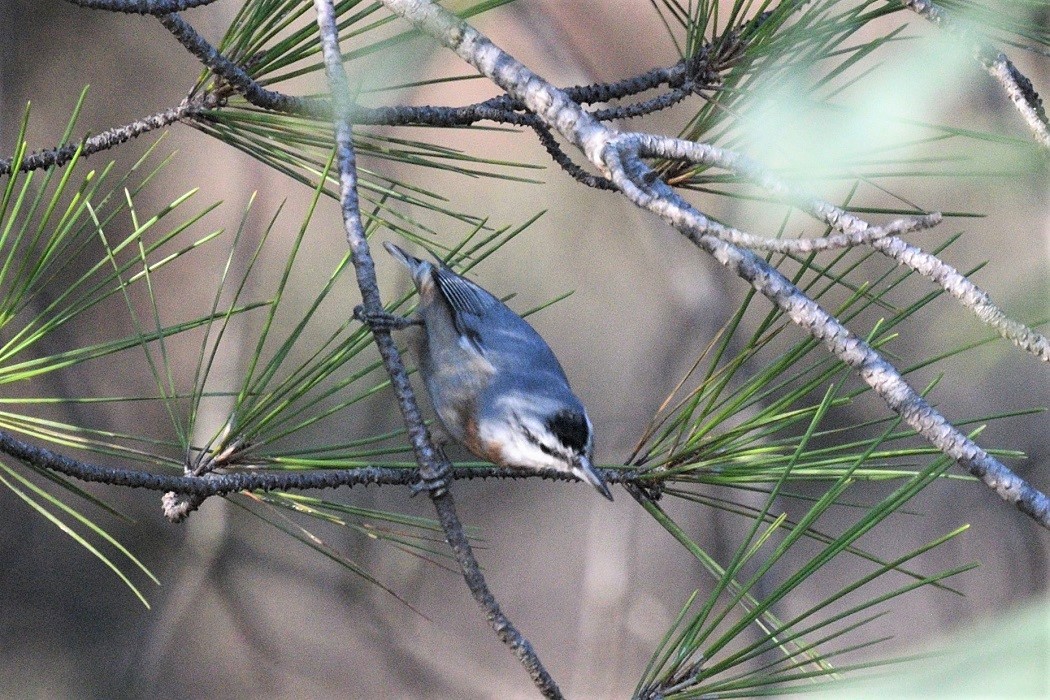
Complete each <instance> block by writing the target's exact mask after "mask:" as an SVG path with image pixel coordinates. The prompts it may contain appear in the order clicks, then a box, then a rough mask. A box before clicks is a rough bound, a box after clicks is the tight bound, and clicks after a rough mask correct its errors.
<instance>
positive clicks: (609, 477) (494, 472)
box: [0, 430, 652, 498]
mask: <svg viewBox="0 0 1050 700" xmlns="http://www.w3.org/2000/svg"><path fill="white" fill-rule="evenodd" d="M0 452H2V453H4V454H6V455H9V456H11V457H14V458H15V459H17V460H20V461H22V462H24V463H26V464H28V465H31V466H33V467H35V468H37V469H46V470H47V471H52V472H55V473H58V474H63V475H65V476H68V477H72V478H74V479H79V480H80V481H87V482H92V483H98V484H108V485H110V486H123V487H125V488H140V489H147V490H149V491H170V492H172V493H177V494H182V495H186V496H196V497H200V498H208V497H210V496H225V495H228V494H231V493H237V492H238V491H306V490H310V489H333V488H338V487H340V486H346V487H348V488H352V487H354V486H409V485H412V484H417V483H419V481H420V474H419V470H418V469H407V468H396V467H355V468H353V469H326V470H315V471H273V472H267V471H261V470H252V471H239V472H232V473H224V474H214V473H213V474H208V475H207V476H192V475H172V474H154V473H151V472H148V471H144V470H141V469H122V468H119V467H106V466H102V465H99V464H92V463H91V462H84V461H82V460H78V459H73V458H72V457H69V456H67V455H63V454H60V453H58V452H54V451H53V450H49V449H47V448H46V447H38V446H36V445H33V444H31V443H28V442H25V441H24V440H19V439H18V438H16V437H15V436H14V435H11V434H10V433H7V432H5V431H2V430H0ZM239 468H242V469H243V468H246V465H240V467H239ZM600 471H601V473H602V477H603V478H604V479H605V480H606V481H607V482H609V483H622V484H637V485H639V486H645V485H646V484H651V483H652V477H651V476H650V477H646V476H644V475H643V473H642V472H639V471H637V470H633V469H631V470H627V469H602V470H600ZM448 478H449V480H452V481H462V480H465V479H466V480H471V479H531V478H541V479H547V480H551V481H565V482H577V479H576V477H574V476H572V475H571V474H567V473H565V472H557V471H554V470H549V469H548V470H544V471H536V470H528V471H523V470H520V469H509V468H506V467H496V466H487V467H453V468H452V469H451V470H450V471H449V473H448Z"/></svg>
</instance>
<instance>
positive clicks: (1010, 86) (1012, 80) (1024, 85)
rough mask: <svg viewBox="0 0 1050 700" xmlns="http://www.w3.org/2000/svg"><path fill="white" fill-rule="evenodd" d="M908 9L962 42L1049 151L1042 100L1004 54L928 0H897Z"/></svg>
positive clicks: (1049, 129)
mask: <svg viewBox="0 0 1050 700" xmlns="http://www.w3.org/2000/svg"><path fill="white" fill-rule="evenodd" d="M900 2H901V3H902V4H903V5H904V6H905V7H907V8H908V9H910V10H912V11H914V12H915V13H916V14H918V15H919V16H920V17H922V18H923V19H925V20H926V21H928V22H930V23H931V24H934V25H936V26H938V27H940V28H941V29H943V30H944V31H946V32H948V33H949V34H952V35H954V36H956V37H958V38H960V39H962V40H963V41H966V42H967V43H968V44H969V45H970V47H971V49H972V50H973V53H974V56H975V57H976V58H977V60H978V62H980V64H981V65H982V66H983V67H984V69H985V70H986V71H987V72H988V74H989V75H990V76H992V78H994V79H995V81H996V82H997V83H999V85H1000V87H1002V89H1003V91H1005V92H1006V96H1007V97H1008V98H1010V103H1011V104H1013V106H1014V109H1016V110H1017V113H1018V114H1020V115H1021V119H1023V120H1024V123H1025V125H1026V126H1028V129H1029V130H1030V131H1031V132H1032V135H1033V136H1034V137H1035V140H1036V142H1037V143H1038V144H1039V145H1040V146H1041V147H1042V148H1043V149H1044V150H1047V151H1050V121H1048V120H1047V116H1046V110H1045V109H1044V107H1043V100H1042V98H1041V97H1040V96H1039V93H1038V92H1036V90H1035V87H1034V86H1033V85H1032V81H1031V80H1029V79H1028V78H1027V77H1026V76H1025V75H1024V74H1023V73H1021V71H1019V70H1018V69H1017V66H1015V65H1014V64H1013V62H1011V61H1010V59H1009V58H1007V56H1006V54H1004V53H1002V52H1000V51H998V50H996V49H994V48H992V47H991V46H989V45H988V44H987V43H986V42H984V41H983V40H982V39H980V38H979V37H978V36H977V35H976V33H975V32H974V31H972V30H970V29H969V28H967V27H966V26H965V25H964V24H963V23H962V22H959V21H958V20H956V19H955V18H954V17H953V16H952V15H951V14H950V13H949V12H947V11H946V10H945V9H944V8H942V7H939V6H938V5H936V4H935V3H933V2H931V1H930V0H900Z"/></svg>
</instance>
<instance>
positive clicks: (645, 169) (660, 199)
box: [383, 0, 1050, 529]
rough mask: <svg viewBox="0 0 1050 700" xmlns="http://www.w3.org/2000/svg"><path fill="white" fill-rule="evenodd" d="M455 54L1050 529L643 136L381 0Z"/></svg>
mask: <svg viewBox="0 0 1050 700" xmlns="http://www.w3.org/2000/svg"><path fill="white" fill-rule="evenodd" d="M383 1H384V4H385V5H386V6H387V7H388V8H389V9H391V10H392V11H393V12H395V13H397V14H398V15H401V16H402V17H404V18H405V19H407V20H409V21H410V22H411V23H412V24H413V25H415V26H416V28H417V29H419V30H421V31H422V32H424V33H425V34H428V35H430V36H432V37H434V38H435V39H437V40H438V41H439V42H440V43H442V44H444V45H445V46H446V47H448V48H450V49H452V50H453V51H454V52H455V53H456V54H457V55H458V56H460V58H462V59H463V60H464V61H466V62H467V63H469V64H471V65H472V66H474V67H475V68H477V69H478V70H479V71H480V72H481V73H482V74H483V75H485V76H486V77H488V78H489V79H490V80H492V81H493V82H495V83H496V84H497V85H499V86H500V87H501V88H502V89H503V90H505V91H506V92H507V93H508V94H510V95H511V96H513V97H516V98H518V99H520V100H521V101H522V102H523V103H524V105H525V106H526V108H527V109H529V110H530V111H532V112H533V113H534V114H536V115H537V116H538V117H540V119H542V120H543V121H544V123H545V124H547V125H548V126H550V127H552V128H553V129H555V130H557V131H558V132H559V133H560V134H561V135H562V136H563V137H564V138H566V139H568V140H569V141H570V142H572V143H573V144H575V145H576V146H577V147H578V148H579V149H580V150H581V151H582V152H583V153H584V154H585V155H586V157H587V159H588V160H589V161H590V162H591V163H593V164H594V165H595V166H597V167H598V168H600V169H601V170H602V171H603V172H604V173H606V175H607V176H608V177H609V178H610V179H612V180H613V182H614V183H616V185H617V187H619V188H620V190H621V192H622V193H623V194H624V196H625V197H627V199H628V200H630V201H631V202H632V203H634V204H635V205H637V206H638V207H641V208H643V209H647V210H648V211H651V212H653V213H655V214H657V215H659V216H660V217H661V218H663V219H664V220H665V221H667V222H668V223H669V224H671V225H672V226H673V227H674V228H676V229H677V230H678V231H680V232H681V233H682V234H683V235H685V236H686V237H687V238H689V240H691V241H692V242H693V243H695V244H696V245H697V246H698V247H700V248H701V249H702V250H704V251H706V252H708V253H709V254H711V255H712V256H713V257H714V258H715V259H716V260H718V261H719V262H720V263H722V265H724V266H725V267H727V268H728V269H730V270H732V271H733V272H734V273H736V274H737V275H738V276H740V277H741V278H742V279H744V280H746V281H747V282H748V283H749V284H751V285H752V286H753V287H754V288H755V289H756V290H758V291H759V292H761V293H762V294H763V295H764V296H765V297H766V298H768V299H769V300H770V301H772V302H773V303H774V304H775V305H776V306H777V307H778V308H780V309H781V310H782V311H784V313H786V314H787V315H788V317H789V318H791V319H792V321H794V322H795V323H796V324H797V325H798V326H800V327H801V328H802V329H803V330H805V331H806V332H808V333H809V334H810V335H812V336H813V337H814V338H816V339H818V340H820V341H822V342H823V343H824V345H825V346H826V347H827V348H828V349H829V350H830V351H831V352H832V353H833V354H834V355H835V356H836V357H838V358H839V359H840V360H842V361H843V362H845V363H846V364H848V365H849V366H851V367H853V368H854V369H855V370H856V372H857V373H858V375H859V376H860V377H861V378H862V379H863V380H864V381H865V382H866V383H867V384H868V385H869V386H871V388H872V389H874V390H875V392H876V393H877V394H878V395H879V396H880V397H881V398H882V399H883V401H885V402H886V404H887V405H888V406H889V407H890V408H891V409H892V410H893V411H895V412H896V413H897V414H899V415H900V416H901V417H902V418H903V419H904V420H905V422H906V423H908V425H910V426H911V427H912V428H914V429H915V430H916V431H917V432H918V433H919V434H920V435H922V437H924V438H925V439H926V440H927V441H929V442H930V443H931V444H932V445H934V446H935V447H937V449H939V450H940V451H941V452H943V453H944V454H946V455H948V456H950V457H951V458H952V459H954V460H955V461H957V462H958V463H959V464H960V465H961V466H963V467H964V468H966V469H967V470H968V471H969V472H970V473H971V474H973V475H974V476H976V477H978V478H980V479H981V480H982V481H983V482H984V483H985V484H986V485H987V486H989V487H990V488H992V489H993V490H995V491H996V493H998V494H999V496H1000V497H1001V498H1003V500H1006V501H1008V502H1010V503H1013V504H1014V505H1016V506H1017V508H1018V509H1020V510H1021V511H1022V512H1024V513H1025V514H1026V515H1028V516H1030V517H1031V518H1033V519H1034V520H1035V521H1036V522H1038V523H1039V524H1040V525H1042V526H1043V527H1046V528H1048V529H1050V498H1047V496H1046V495H1045V494H1043V493H1042V492H1040V491H1038V490H1036V489H1034V488H1032V486H1030V485H1029V484H1028V483H1027V482H1026V481H1025V480H1024V479H1022V478H1020V477H1019V476H1017V475H1016V474H1015V473H1014V472H1013V471H1011V470H1010V469H1009V468H1008V467H1006V465H1004V464H1002V463H1001V462H1000V461H999V460H997V459H995V458H994V457H993V456H991V455H990V454H988V452H986V451H985V450H984V449H982V448H981V447H980V446H978V445H977V444H976V443H974V442H973V441H972V440H970V439H969V438H968V437H967V436H966V435H964V434H962V433H961V432H960V431H959V430H958V429H957V428H956V427H955V426H953V425H952V424H951V423H949V422H948V420H947V419H945V418H944V416H942V415H941V414H940V413H939V412H937V411H936V410H935V409H934V408H933V407H932V406H930V405H929V404H928V403H927V402H926V401H925V400H924V399H923V398H922V397H921V396H920V395H919V394H918V393H917V392H916V391H915V390H914V389H913V388H912V387H911V386H910V385H909V384H908V383H907V382H906V381H905V380H904V378H903V377H902V376H901V374H900V372H898V371H897V369H896V368H895V367H893V365H891V364H890V363H889V362H887V361H886V360H885V359H883V358H882V356H881V355H879V354H878V352H876V351H875V350H874V349H873V348H872V347H871V346H869V345H868V344H867V343H865V342H864V341H863V340H862V339H861V338H859V337H857V336H856V335H855V334H854V333H852V332H851V331H850V330H849V329H848V328H846V327H845V326H844V325H842V323H841V322H839V321H838V319H836V318H835V317H834V316H832V315H831V314H830V313H828V312H827V311H825V310H824V309H823V308H821V307H820V306H819V305H818V304H817V303H816V302H815V301H813V300H812V299H810V298H809V297H807V296H806V295H805V294H804V293H803V292H802V291H801V290H799V289H798V288H797V287H796V286H795V285H793V284H792V283H791V282H790V281H789V280H788V279H787V278H786V277H784V275H782V274H781V273H780V272H779V271H778V270H777V269H776V268H774V267H772V266H771V265H769V264H768V263H766V262H765V261H764V260H762V259H761V258H759V257H758V256H756V255H755V254H754V253H752V252H751V251H749V250H745V249H742V248H741V247H739V246H737V245H734V244H733V243H730V242H728V241H726V240H723V239H722V238H720V237H719V236H717V235H715V234H714V233H713V231H712V227H711V222H710V220H709V219H707V217H705V216H703V214H701V213H700V212H699V211H697V210H696V209H695V208H694V207H693V206H692V205H690V204H689V203H688V202H686V201H685V200H683V199H682V198H681V197H679V196H678V195H677V194H676V193H675V192H674V191H673V190H672V189H671V188H670V187H669V186H668V185H666V184H665V183H663V182H661V181H660V180H659V178H658V177H657V175H656V173H655V172H654V171H653V170H652V169H651V168H650V167H649V166H648V165H646V164H645V163H644V162H643V161H642V159H641V154H642V153H643V152H644V146H643V144H644V143H645V140H646V138H648V137H649V136H648V135H643V134H621V133H618V132H616V131H614V130H612V129H610V128H609V127H607V126H605V125H604V124H602V123H600V122H598V121H596V120H595V119H594V118H593V117H592V116H591V115H589V114H588V113H587V112H586V111H585V110H583V109H582V108H581V107H580V105H578V104H577V103H575V102H574V101H573V100H572V99H571V98H570V97H569V96H568V95H566V94H565V92H563V91H562V90H559V89H558V88H556V87H554V86H553V85H551V84H550V83H548V82H546V81H545V80H543V79H542V78H541V77H539V76H538V75H536V74H535V73H533V72H532V71H531V70H529V69H528V68H527V67H526V66H524V65H523V64H522V63H520V62H519V61H517V60H516V59H514V58H513V57H512V56H510V55H509V54H508V53H506V52H505V51H503V50H502V49H500V48H499V47H497V46H496V45H495V44H493V43H492V42H491V41H489V40H488V38H486V37H485V36H484V35H482V34H481V33H480V32H478V31H477V30H476V29H474V28H473V27H472V26H470V25H469V24H468V23H466V22H464V21H463V20H461V19H460V18H458V17H456V16H455V15H453V14H452V13H450V12H448V11H446V10H444V9H443V8H441V7H440V6H438V5H436V4H434V3H433V2H429V1H428V0H383Z"/></svg>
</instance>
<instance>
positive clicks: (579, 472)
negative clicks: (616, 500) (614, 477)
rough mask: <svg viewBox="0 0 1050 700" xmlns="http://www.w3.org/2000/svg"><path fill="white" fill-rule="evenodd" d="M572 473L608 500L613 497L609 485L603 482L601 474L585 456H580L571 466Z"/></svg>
mask: <svg viewBox="0 0 1050 700" xmlns="http://www.w3.org/2000/svg"><path fill="white" fill-rule="evenodd" d="M572 473H573V474H575V475H576V477H578V478H579V479H581V480H582V481H586V482H587V483H588V484H590V485H591V486H593V487H594V488H596V489H598V493H600V494H601V495H603V496H605V497H606V498H608V499H609V500H610V501H611V500H612V499H613V497H612V493H610V492H609V485H608V484H606V483H605V479H603V478H602V475H601V474H599V473H598V472H597V470H595V468H594V466H593V465H592V464H591V460H589V459H588V458H586V457H580V459H579V461H578V462H577V463H576V464H575V465H574V466H573V468H572Z"/></svg>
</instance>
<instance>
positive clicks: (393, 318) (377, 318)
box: [354, 304, 423, 331]
mask: <svg viewBox="0 0 1050 700" xmlns="http://www.w3.org/2000/svg"><path fill="white" fill-rule="evenodd" d="M354 318H356V319H357V320H358V321H360V322H361V323H363V324H365V325H366V326H368V327H369V328H371V329H372V330H376V329H382V330H387V331H399V330H402V329H404V328H408V327H409V326H419V325H422V324H423V321H422V320H421V319H418V318H405V317H404V316H398V315H397V314H392V313H390V312H388V311H368V310H367V309H365V307H364V306H362V305H361V304H358V305H357V306H355V307H354Z"/></svg>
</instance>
